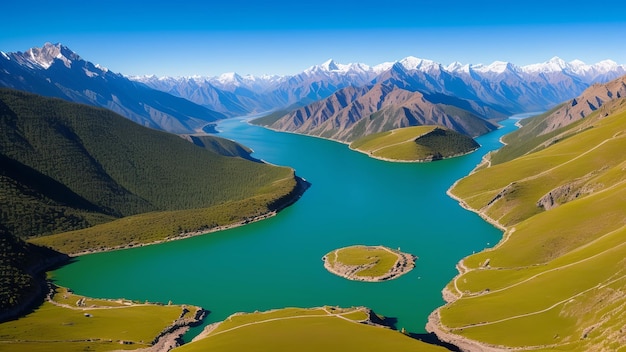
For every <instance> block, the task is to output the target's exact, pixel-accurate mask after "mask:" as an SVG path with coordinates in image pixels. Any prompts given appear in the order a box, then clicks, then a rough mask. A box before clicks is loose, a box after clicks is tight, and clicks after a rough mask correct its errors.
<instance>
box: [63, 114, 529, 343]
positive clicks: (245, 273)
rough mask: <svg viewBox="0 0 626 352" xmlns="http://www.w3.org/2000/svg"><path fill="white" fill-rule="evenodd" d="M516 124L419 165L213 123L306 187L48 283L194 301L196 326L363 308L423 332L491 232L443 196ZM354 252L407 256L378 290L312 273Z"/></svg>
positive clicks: (96, 293) (97, 293)
mask: <svg viewBox="0 0 626 352" xmlns="http://www.w3.org/2000/svg"><path fill="white" fill-rule="evenodd" d="M526 116H528V115H526ZM521 117H524V115H517V116H514V117H513V118H511V119H508V120H506V121H503V122H502V123H501V124H502V125H503V128H501V129H499V130H497V131H495V132H492V133H490V134H488V135H485V136H482V137H480V138H478V139H477V141H478V142H479V143H480V144H481V145H482V147H481V148H480V149H479V150H478V151H477V152H474V153H471V154H469V155H466V156H463V157H458V158H454V159H448V160H443V161H437V162H434V163H424V164H407V163H390V162H384V161H379V160H375V159H371V158H368V157H367V156H366V155H364V154H361V153H357V152H354V151H351V150H349V149H348V147H347V146H346V145H344V144H340V143H336V142H332V141H327V140H323V139H319V138H313V137H307V136H301V135H294V134H287V133H278V132H274V131H270V130H267V129H264V128H261V127H257V126H252V125H249V124H247V123H246V121H245V119H232V120H227V121H224V122H221V123H220V124H219V125H218V129H219V130H220V131H221V133H220V134H219V135H220V136H222V137H226V138H229V139H233V140H236V141H238V142H240V143H242V144H244V145H247V146H249V147H251V148H252V149H253V150H254V151H255V152H254V154H253V157H255V158H258V159H263V160H265V161H267V162H270V163H273V164H278V165H286V166H290V167H293V168H294V169H295V170H296V173H297V175H299V176H300V177H303V178H305V179H306V180H307V181H309V182H310V183H311V187H310V188H309V189H308V190H307V191H306V193H305V194H304V195H303V196H302V198H301V199H300V200H299V201H298V202H296V203H295V204H294V205H292V206H290V207H288V208H287V209H285V210H283V211H282V212H280V213H279V214H278V215H277V216H275V217H273V218H270V219H268V220H264V221H260V222H257V223H252V224H249V225H245V226H243V227H238V228H234V229H230V230H226V231H221V232H217V233H212V234H207V235H203V236H197V237H193V238H189V239H185V240H180V241H174V242H169V243H164V244H159V245H153V246H146V247H140V248H134V249H128V250H122V251H114V252H109V253H99V254H92V255H87V256H82V257H79V258H77V259H76V261H75V262H74V263H72V264H70V265H66V266H65V267H63V268H61V269H59V270H56V271H55V272H54V279H55V280H56V283H57V284H59V285H62V286H66V287H69V288H71V289H73V290H74V291H75V292H76V293H78V294H82V295H87V296H91V297H97V298H122V297H123V298H127V299H134V300H141V301H144V300H148V301H157V302H168V301H170V300H171V301H172V302H173V303H178V304H183V303H187V304H193V305H199V306H202V307H204V308H205V309H207V310H209V311H210V312H211V313H210V314H209V315H208V317H207V319H206V323H211V322H215V321H220V320H223V319H224V318H226V317H227V316H229V315H231V314H233V313H235V312H254V311H257V310H258V311H263V310H268V309H273V308H283V307H316V306H322V305H337V306H342V307H350V306H367V307H370V308H372V309H374V311H375V312H377V313H379V314H382V315H385V316H387V317H393V318H397V324H396V326H397V328H398V329H401V328H403V327H404V328H406V329H407V330H408V331H410V332H414V333H424V332H425V330H424V326H425V324H426V321H427V318H428V315H429V314H430V312H431V311H433V310H434V309H435V308H436V307H438V306H440V305H441V304H443V299H442V297H441V290H442V288H443V287H444V286H445V285H446V284H447V283H448V282H449V281H450V280H451V279H452V278H453V277H454V275H456V273H457V271H456V269H455V265H456V263H457V262H458V261H459V260H460V259H461V258H463V257H464V256H467V255H469V254H471V253H472V252H474V251H480V250H482V249H484V248H486V247H490V246H493V245H495V244H496V243H497V242H498V241H499V240H500V238H501V236H502V232H501V231H500V230H498V229H496V228H495V227H493V226H492V225H490V224H488V223H487V222H485V221H483V220H482V219H481V218H480V217H479V216H477V215H476V214H474V213H472V212H469V211H467V210H464V209H463V208H461V207H460V206H459V205H458V203H457V202H456V201H455V200H453V199H451V198H449V197H448V196H447V195H446V190H447V189H448V188H449V187H450V186H451V185H452V184H453V183H454V181H456V180H457V179H459V178H461V177H463V176H465V175H467V174H468V173H469V172H470V171H471V170H472V169H473V168H474V166H475V165H476V164H478V162H479V161H480V159H481V157H482V156H483V155H484V154H485V153H486V152H488V151H489V150H493V149H496V148H498V147H499V146H500V143H499V142H498V140H499V138H500V137H501V136H502V135H504V134H506V133H508V132H510V131H512V130H514V129H515V128H516V127H515V126H514V124H515V122H516V121H517V120H518V119H519V118H521ZM354 244H365V245H384V246H387V247H391V248H394V249H397V248H400V249H401V250H402V251H403V252H408V253H412V254H415V255H417V256H418V257H419V259H418V260H417V261H416V268H415V269H414V270H413V271H411V272H410V273H408V274H406V275H404V276H401V277H400V278H398V279H395V280H391V281H388V282H380V283H366V282H354V281H349V280H346V279H343V278H340V277H338V276H335V275H333V274H331V273H329V272H327V271H326V270H325V269H324V267H323V262H322V260H321V258H322V256H324V254H326V253H328V252H329V251H331V250H333V249H336V248H339V247H344V246H348V245H354ZM195 331H196V332H198V329H196V330H195Z"/></svg>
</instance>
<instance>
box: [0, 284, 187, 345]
mask: <svg viewBox="0 0 626 352" xmlns="http://www.w3.org/2000/svg"><path fill="white" fill-rule="evenodd" d="M187 308H188V310H189V311H188V312H187V313H185V314H182V313H183V312H184V311H183V307H182V306H179V305H161V304H151V303H138V302H130V301H127V300H117V301H114V300H97V299H90V298H87V297H84V296H80V295H76V294H73V293H72V292H69V291H68V290H67V289H65V288H62V287H58V288H56V294H55V295H54V297H53V299H52V300H51V301H46V302H44V303H43V305H42V306H40V307H39V308H37V310H35V311H34V312H33V313H31V314H28V315H26V316H24V317H22V318H19V319H17V320H12V321H8V322H5V323H2V324H0V349H5V348H6V349H7V350H10V351H51V350H55V351H110V350H122V349H123V350H134V349H138V348H146V347H150V346H151V343H152V341H153V340H154V339H155V338H156V337H157V335H159V333H161V332H162V331H163V330H165V328H167V327H168V326H169V325H170V324H172V323H173V322H174V321H175V320H177V319H178V318H179V317H181V315H182V318H193V316H194V315H195V313H196V310H197V309H198V308H197V307H192V306H189V307H187Z"/></svg>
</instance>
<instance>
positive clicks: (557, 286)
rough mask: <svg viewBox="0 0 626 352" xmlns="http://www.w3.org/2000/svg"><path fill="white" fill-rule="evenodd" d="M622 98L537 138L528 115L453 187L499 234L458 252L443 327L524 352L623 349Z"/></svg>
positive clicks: (625, 176)
mask: <svg viewBox="0 0 626 352" xmlns="http://www.w3.org/2000/svg"><path fill="white" fill-rule="evenodd" d="M622 103H623V99H622V101H621V102H620V101H618V102H616V103H614V104H612V105H611V106H612V107H613V108H614V109H613V110H612V113H611V114H608V116H607V114H606V113H604V112H603V113H602V114H600V113H595V114H593V115H591V116H588V117H586V118H585V119H584V120H581V121H579V122H576V123H574V124H571V125H569V126H567V127H565V128H561V129H560V130H558V131H555V132H554V133H550V134H549V135H547V136H546V135H541V136H536V137H535V138H534V139H532V138H531V137H529V136H532V131H531V132H529V131H528V130H529V129H535V128H537V126H540V125H541V118H542V116H539V117H537V118H534V119H531V121H530V122H527V123H525V124H524V127H523V128H521V129H520V130H519V132H516V134H515V135H514V136H512V137H508V138H505V141H507V142H511V144H509V145H507V148H506V149H505V148H503V149H502V150H501V151H499V152H497V153H495V154H494V155H492V160H496V161H497V162H495V163H492V165H491V166H490V167H487V168H482V169H480V170H477V171H476V172H474V173H472V174H470V175H469V176H467V177H466V178H464V179H462V180H460V181H459V182H458V183H457V184H456V185H455V186H454V187H453V188H452V189H451V193H452V194H453V195H455V196H457V197H459V198H460V199H461V200H462V201H463V202H465V203H466V204H467V205H468V206H469V207H470V208H471V209H473V210H474V211H477V212H481V213H483V215H485V216H487V217H488V218H490V219H492V220H493V221H495V222H498V223H499V224H501V225H503V226H505V227H506V229H507V231H506V233H505V235H504V240H503V241H502V242H501V243H499V244H498V245H497V246H496V247H495V248H492V249H488V250H485V251H483V252H480V253H477V254H474V255H471V256H469V257H467V258H465V259H464V260H463V265H464V266H465V267H466V269H467V270H466V271H464V272H463V273H462V274H460V275H459V276H457V277H456V278H455V279H454V281H452V282H451V283H450V284H449V285H448V286H447V289H448V290H449V291H450V292H452V293H453V294H454V295H455V296H456V297H457V299H456V300H454V301H453V302H451V303H449V304H447V305H445V306H444V307H442V308H441V309H440V310H439V313H440V317H441V323H442V327H443V328H444V330H448V331H450V332H452V333H454V334H458V335H461V336H465V337H468V338H471V339H475V340H478V341H481V342H483V343H486V344H491V345H501V346H506V347H516V348H522V349H533V350H535V349H537V350H559V351H561V350H562V351H588V350H607V351H608V350H610V351H616V350H620V348H621V349H622V350H623V349H624V348H625V346H626V337H625V336H626V335H624V333H623V329H624V326H623V322H624V321H626V312H625V311H624V309H623V306H624V302H625V297H624V294H623V292H624V289H626V259H625V258H626V217H625V215H624V209H626V173H625V172H624V171H625V170H626V156H625V155H624V152H623V151H624V150H625V148H626V133H624V132H625V131H626V109H624V107H623V104H622ZM544 117H545V116H544ZM519 136H524V138H520V137H519ZM529 138H531V139H530V140H529ZM522 140H523V142H521V141H522ZM516 143H523V145H518V144H516ZM500 153H503V155H500V156H499V154H500ZM485 180H489V182H485Z"/></svg>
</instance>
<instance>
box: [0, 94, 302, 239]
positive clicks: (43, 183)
mask: <svg viewBox="0 0 626 352" xmlns="http://www.w3.org/2000/svg"><path fill="white" fill-rule="evenodd" d="M0 130H1V131H2V133H1V134H0V163H1V165H2V171H1V172H0V182H1V184H2V187H1V188H0V192H1V193H0V194H1V197H0V206H1V209H2V214H1V215H0V221H1V224H2V225H3V226H5V227H6V228H7V229H8V231H9V232H10V233H12V234H15V235H17V236H19V237H22V238H29V237H33V236H42V235H49V234H53V233H59V232H65V231H68V230H75V229H80V228H85V227H88V226H92V225H96V224H100V223H103V222H107V221H110V220H113V219H115V218H121V217H125V216H129V215H135V214H140V213H146V212H154V211H166V210H167V211H170V210H184V209H197V208H207V207H212V206H215V205H219V204H223V203H226V202H231V201H239V200H243V199H246V198H249V197H252V196H255V195H258V194H259V193H260V192H264V188H265V187H267V186H268V185H270V184H272V183H273V182H275V181H277V180H282V179H287V178H293V171H292V170H291V169H288V168H280V167H275V166H270V165H267V164H263V163H259V162H253V161H250V160H246V159H244V158H242V157H241V156H249V155H248V154H247V152H246V150H247V149H245V148H244V147H241V146H238V147H236V146H235V143H234V142H231V141H223V140H222V141H220V140H219V139H217V138H215V137H202V138H197V137H194V142H196V144H199V143H200V142H201V143H202V146H201V147H200V146H198V145H196V144H194V143H190V142H189V141H187V140H185V139H183V138H181V137H179V136H176V135H173V134H169V133H165V132H159V131H155V130H151V129H148V128H145V127H142V126H139V125H137V124H135V123H134V122H131V121H129V120H127V119H125V118H123V117H121V116H119V115H117V114H114V113H112V112H110V111H108V110H105V109H100V108H93V107H90V106H86V105H79V104H75V103H69V102H65V101H62V100H57V99H49V98H43V97H40V96H36V95H32V94H28V93H23V92H18V91H13V90H6V89H4V90H0ZM216 151H217V152H216ZM220 151H221V152H226V153H227V155H229V156H230V157H229V156H224V155H220V154H219V153H218V152H220Z"/></svg>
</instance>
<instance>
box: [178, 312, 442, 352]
mask: <svg viewBox="0 0 626 352" xmlns="http://www.w3.org/2000/svg"><path fill="white" fill-rule="evenodd" d="M369 314H370V313H369V310H366V309H364V308H348V309H342V308H336V307H322V308H311V309H301V308H286V309H281V310H276V311H269V312H257V313H250V314H239V315H233V316H231V317H229V318H228V319H226V320H225V321H223V322H221V323H219V325H218V326H217V328H215V329H214V330H213V331H211V332H210V333H209V334H208V335H206V336H204V337H203V338H201V339H199V340H197V341H194V342H191V343H188V344H186V345H183V346H181V347H179V348H176V349H175V350H174V351H176V352H178V351H180V352H188V351H207V350H210V351H293V350H294V346H297V350H298V351H357V350H362V351H374V350H385V351H387V350H388V351H394V350H395V351H424V352H429V351H433V352H434V351H447V349H445V348H443V347H439V346H434V345H430V344H426V343H423V342H421V341H418V340H416V339H412V338H410V337H408V336H406V335H404V334H402V333H400V332H398V331H395V330H391V329H389V328H385V327H382V326H374V325H368V324H365V323H364V322H366V321H367V320H368V318H369Z"/></svg>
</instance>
